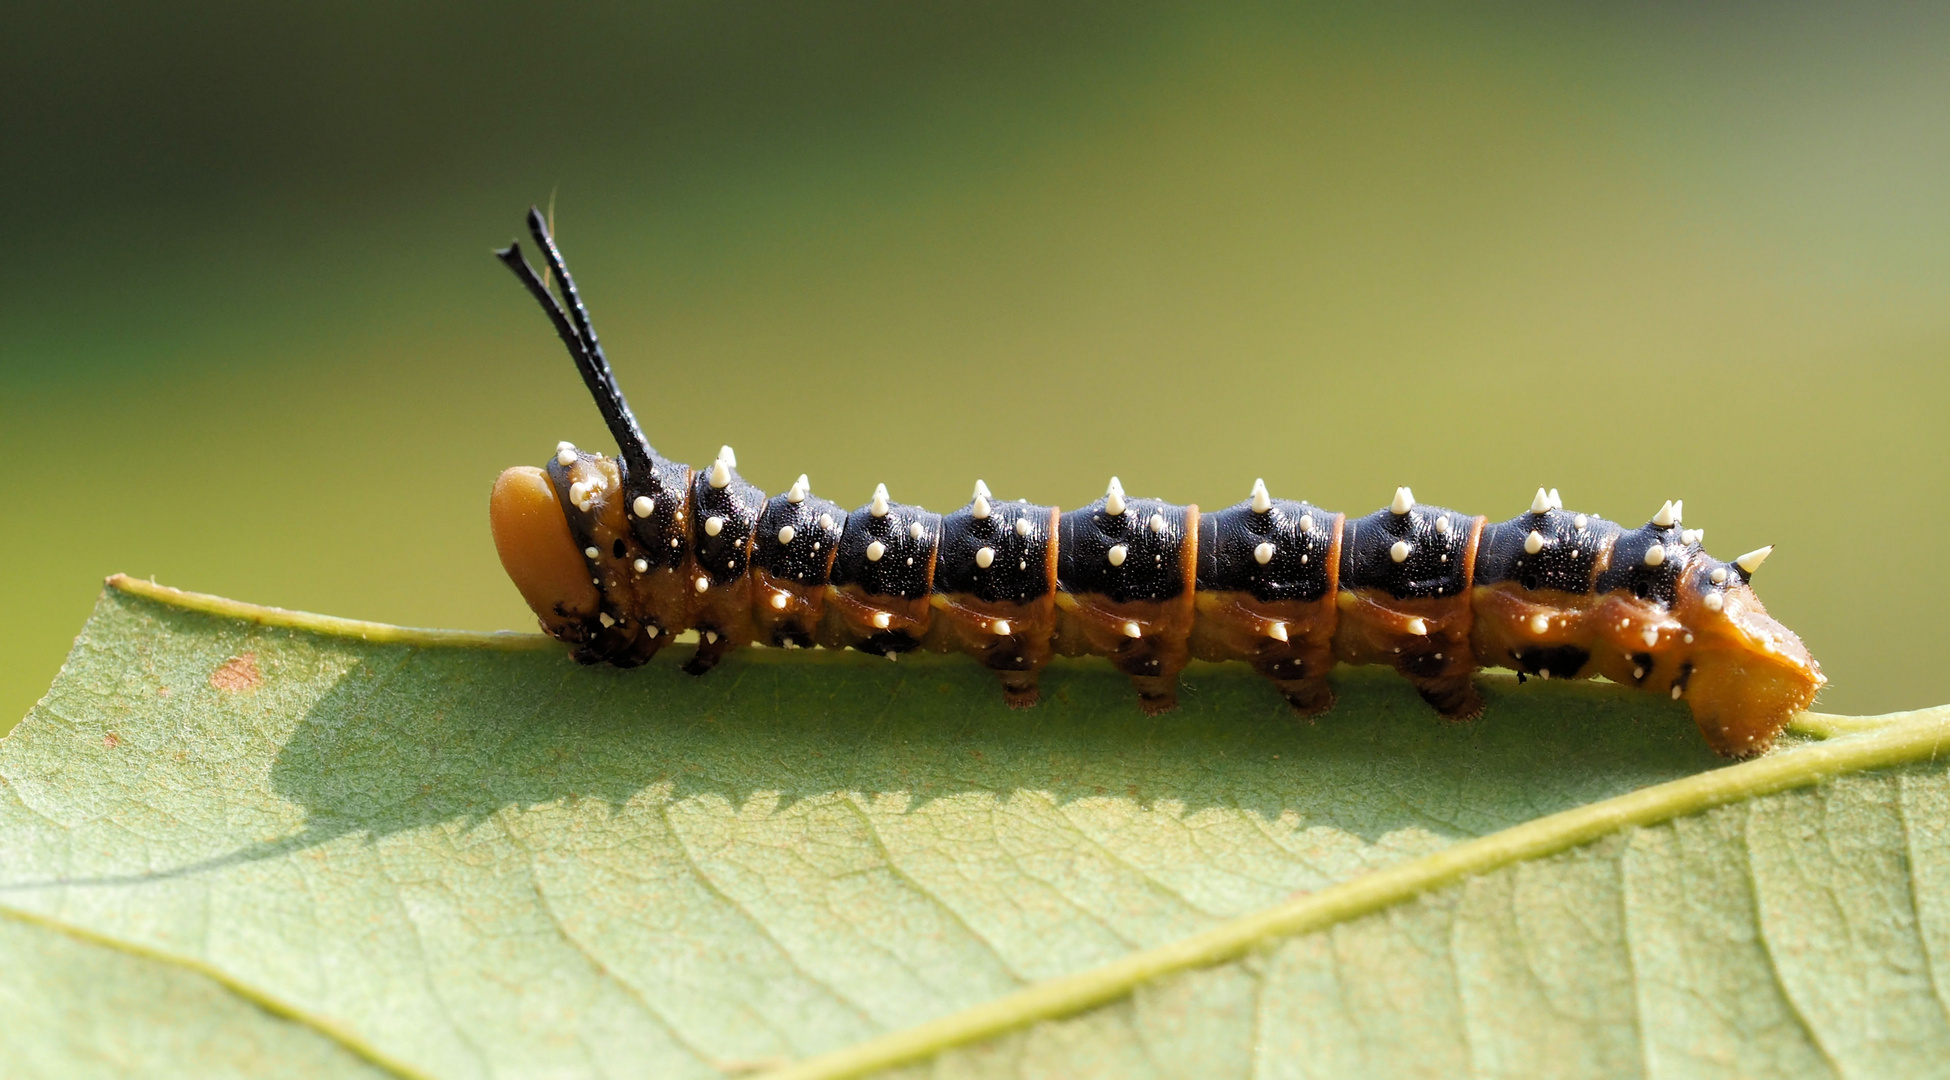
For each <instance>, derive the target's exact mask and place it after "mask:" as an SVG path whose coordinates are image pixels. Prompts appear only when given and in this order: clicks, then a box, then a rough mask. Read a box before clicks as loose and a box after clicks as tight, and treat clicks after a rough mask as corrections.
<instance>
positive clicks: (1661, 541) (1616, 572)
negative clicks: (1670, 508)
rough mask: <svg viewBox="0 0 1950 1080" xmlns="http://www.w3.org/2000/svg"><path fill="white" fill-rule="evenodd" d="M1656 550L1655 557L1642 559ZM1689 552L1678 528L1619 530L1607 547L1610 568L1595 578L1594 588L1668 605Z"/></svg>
mask: <svg viewBox="0 0 1950 1080" xmlns="http://www.w3.org/2000/svg"><path fill="white" fill-rule="evenodd" d="M1655 547H1656V548H1658V549H1659V552H1658V557H1657V559H1656V560H1655V561H1654V562H1647V561H1646V556H1647V555H1648V554H1650V553H1651V552H1652V549H1653V548H1655ZM1689 554H1690V549H1689V548H1688V546H1687V545H1686V544H1685V543H1684V542H1683V539H1682V536H1681V533H1680V529H1679V526H1678V525H1677V524H1675V525H1673V526H1672V527H1671V528H1663V529H1662V528H1660V527H1659V526H1657V525H1654V524H1651V523H1650V522H1648V523H1646V524H1644V525H1641V526H1639V527H1638V528H1636V529H1626V530H1622V531H1620V532H1619V534H1618V540H1617V541H1616V542H1615V543H1613V544H1612V546H1611V565H1609V566H1607V567H1605V569H1604V571H1603V572H1602V573H1600V574H1599V575H1598V581H1597V583H1596V585H1595V586H1594V588H1595V589H1596V590H1597V591H1598V592H1600V593H1608V592H1620V591H1624V592H1629V593H1631V594H1632V595H1633V596H1636V597H1638V598H1639V599H1641V600H1651V601H1654V602H1655V603H1660V604H1671V603H1672V602H1673V601H1674V600H1675V599H1677V598H1678V596H1679V575H1680V574H1681V573H1683V572H1685V569H1686V560H1687V557H1688V555H1689Z"/></svg>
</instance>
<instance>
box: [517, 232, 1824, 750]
mask: <svg viewBox="0 0 1950 1080" xmlns="http://www.w3.org/2000/svg"><path fill="white" fill-rule="evenodd" d="M528 227H529V232H530V234H531V235H532V236H533V237H534V240H535V243H536V245H537V246H538V247H539V248H540V250H541V253H542V255H543V257H544V259H545V260H546V262H547V264H548V267H549V269H550V271H551V276H552V277H553V279H554V280H555V281H556V282H558V283H559V288H560V290H561V293H562V300H561V302H558V301H557V298H556V296H555V295H554V294H553V293H551V292H550V290H549V288H548V286H547V285H545V284H544V283H543V280H542V279H541V278H540V277H538V276H537V275H536V273H535V271H534V270H533V268H531V267H530V266H529V264H528V262H527V260H526V259H525V258H524V257H523V256H522V254H521V250H520V247H519V245H510V246H509V247H508V248H507V249H506V250H504V251H501V252H499V253H498V254H499V256H500V257H501V259H502V261H503V262H505V263H506V264H507V265H508V266H509V267H510V268H511V269H512V270H513V271H514V272H515V274H516V276H517V277H518V278H519V279H520V280H521V281H522V283H523V284H524V285H525V286H526V287H527V288H528V290H529V292H530V293H531V294H532V295H533V296H534V297H535V298H536V299H537V300H538V301H539V302H540V303H541V305H542V307H543V310H544V311H545V312H546V313H547V314H548V316H549V319H550V321H551V323H553V324H554V326H555V329H556V332H557V334H558V336H559V337H561V339H562V341H563V343H564V345H566V346H567V348H568V350H569V353H570V356H571V357H572V358H573V359H574V360H575V363H576V367H577V370H578V371H580V372H581V373H582V376H583V380H584V382H585V383H586V384H587V385H588V387H589V389H590V392H591V394H592V395H593V396H594V398H595V400H596V404H597V408H598V409H599V410H600V411H601V412H602V415H603V419H604V420H605V421H606V422H607V424H608V425H609V428H610V432H611V434H612V435H613V436H614V437H615V439H616V442H617V446H618V449H619V453H618V455H617V457H616V458H614V459H611V458H608V457H605V456H602V455H599V454H592V453H589V452H587V451H584V450H581V449H578V448H576V447H574V446H572V445H570V444H568V443H562V444H559V445H558V446H557V448H556V453H555V455H554V456H553V457H552V458H550V460H549V462H548V464H547V466H546V469H545V471H538V470H535V469H532V468H528V467H517V468H515V469H510V470H508V472H507V473H504V474H503V476H502V479H501V480H500V481H499V482H498V483H497V484H496V486H495V491H494V496H493V498H492V500H491V502H490V519H491V522H492V524H493V527H494V536H495V542H496V547H497V549H498V550H499V551H500V553H501V559H502V565H503V566H504V567H506V569H507V571H508V574H509V576H510V577H511V578H512V579H513V580H514V582H515V585H516V586H517V588H519V589H520V591H521V594H522V596H523V598H524V599H526V600H527V601H528V604H529V606H530V607H531V608H533V609H534V611H535V613H536V615H537V616H538V617H539V618H540V620H541V623H542V627H543V629H544V630H546V631H547V632H548V633H550V634H552V635H554V636H555V637H557V638H559V639H561V640H563V641H565V642H568V643H570V644H571V645H572V646H573V647H574V655H575V657H576V659H577V660H580V661H582V662H584V663H603V662H607V663H612V664H616V665H619V666H624V667H631V666H635V665H638V664H642V663H644V662H645V661H647V660H649V659H650V658H651V657H652V656H654V655H655V654H656V653H657V651H658V650H659V649H661V648H662V646H663V645H664V644H665V643H666V642H668V641H669V640H670V639H671V638H672V636H674V635H675V634H677V633H679V632H681V631H684V630H696V631H698V635H699V646H698V650H697V652H696V653H695V654H693V656H692V657H691V659H690V660H689V662H688V663H687V664H686V665H685V670H686V671H689V672H691V673H692V674H700V675H701V674H703V673H705V672H706V671H709V670H710V669H711V668H712V666H714V665H715V664H716V663H717V662H718V660H719V659H720V658H721V657H722V656H723V654H724V653H725V652H726V651H727V650H729V649H732V648H735V647H739V646H743V645H747V644H753V643H758V644H765V645H772V646H779V647H786V648H792V647H803V646H811V645H819V646H822V647H826V648H849V647H850V648H854V649H858V650H860V651H863V652H868V653H873V654H876V655H882V656H888V657H890V658H891V657H897V656H899V655H900V654H901V653H903V652H907V651H910V650H913V649H930V650H934V651H938V652H960V653H965V654H967V655H969V656H971V657H973V658H974V659H975V660H976V661H978V662H979V663H981V664H983V665H984V666H986V667H988V668H990V669H991V670H993V671H995V672H996V673H997V675H998V676H999V677H1000V679H1001V681H1002V686H1003V692H1004V696H1005V700H1007V701H1008V703H1009V704H1010V705H1013V706H1016V707H1027V706H1030V705H1033V704H1035V702H1036V697H1037V673H1038V672H1039V671H1040V670H1041V669H1042V668H1043V667H1044V666H1045V665H1046V664H1047V663H1048V662H1049V660H1050V658H1051V657H1052V656H1053V655H1056V654H1062V655H1068V656H1077V655H1091V656H1103V657H1106V658H1108V659H1109V660H1110V661H1111V662H1112V663H1113V664H1115V665H1116V666H1117V667H1118V668H1119V670H1121V671H1123V672H1125V673H1126V674H1128V675H1130V676H1131V678H1132V682H1133V684H1134V686H1135V687H1136V688H1137V690H1138V694H1139V701H1140V704H1141V705H1142V707H1143V708H1144V709H1145V710H1146V711H1148V712H1159V711H1163V710H1166V709H1170V708H1172V707H1173V706H1174V705H1175V704H1176V703H1177V679H1178V673H1179V672H1180V671H1181V670H1182V669H1183V668H1184V666H1185V664H1186V662H1187V661H1188V660H1190V659H1192V658H1198V659H1203V660H1214V661H1227V660H1238V661H1243V662H1245V663H1247V664H1250V665H1251V666H1252V667H1253V668H1254V670H1256V671H1258V672H1260V673H1261V674H1262V675H1264V676H1266V677H1267V678H1268V679H1270V680H1272V682H1273V683H1274V685H1275V686H1277V687H1278V688H1279V690H1280V692H1281V693H1282V694H1283V695H1284V696H1285V697H1286V699H1287V701H1288V702H1289V703H1290V704H1291V705H1292V706H1293V708H1294V709H1295V710H1296V711H1298V712H1299V713H1301V714H1302V715H1308V716H1311V715H1314V714H1316V713H1319V712H1323V711H1325V710H1326V709H1328V708H1330V707H1331V706H1332V704H1333V700H1334V697H1333V691H1332V688H1331V687H1330V685H1329V683H1328V681H1327V675H1328V672H1329V670H1330V669H1331V668H1332V667H1333V666H1334V665H1335V664H1337V663H1352V664H1385V665H1387V666H1390V667H1393V668H1394V669H1395V670H1396V671H1398V672H1400V673H1401V674H1402V675H1403V676H1404V677H1405V678H1407V679H1408V680H1409V681H1410V682H1411V683H1412V684H1413V685H1414V687H1415V688H1416V690H1417V691H1418V692H1419V693H1420V694H1421V695H1422V697H1423V699H1424V700H1426V701H1428V702H1429V704H1430V705H1431V706H1433V707H1434V708H1435V710H1436V711H1437V712H1438V713H1440V714H1441V715H1443V716H1444V717H1447V718H1450V719H1454V720H1467V719H1471V718H1473V717H1475V716H1477V715H1479V714H1480V713H1481V712H1482V710H1483V700H1482V697H1481V695H1480V694H1479V693H1478V691H1477V689H1476V687H1475V685H1474V684H1473V683H1472V681H1471V675H1472V674H1473V673H1474V672H1475V671H1476V670H1478V669H1479V668H1482V667H1507V668H1511V669H1514V670H1515V671H1516V672H1517V673H1518V675H1519V678H1523V677H1528V676H1536V677H1540V678H1546V679H1552V678H1558V679H1576V678H1588V677H1591V676H1594V675H1603V676H1605V677H1606V678H1609V679H1611V680H1612V681H1614V682H1619V683H1624V684H1626V685H1631V686H1636V687H1639V688H1641V689H1644V690H1647V691H1651V692H1654V693H1660V694H1666V695H1668V696H1670V697H1672V698H1674V699H1684V700H1686V701H1687V702H1688V703H1689V704H1690V705H1691V707H1692V711H1693V716H1694V719H1695V720H1696V721H1697V722H1698V724H1699V728H1700V731H1701V733H1702V734H1703V735H1704V736H1705V738H1706V741H1707V743H1708V744H1709V745H1710V746H1711V747H1712V748H1713V749H1714V750H1715V751H1717V752H1719V753H1721V754H1724V755H1728V756H1736V757H1739V756H1747V755H1751V754H1756V753H1759V752H1761V751H1763V750H1765V749H1767V748H1768V747H1769V746H1770V745H1772V743H1773V741H1774V739H1775V737H1776V736H1777V735H1778V734H1779V733H1780V731H1781V729H1782V728H1783V727H1785V726H1786V724H1787V722H1788V720H1789V719H1790V718H1791V717H1792V716H1793V715H1794V714H1795V713H1797V712H1800V711H1801V710H1803V709H1806V708H1807V707H1808V705H1809V704H1810V703H1811V702H1812V701H1813V700H1814V697H1815V694H1816V692H1817V691H1818V690H1819V689H1820V688H1821V686H1822V684H1823V683H1824V682H1825V681H1826V680H1825V679H1824V678H1823V676H1822V674H1821V669H1820V666H1819V665H1818V664H1816V663H1815V661H1814V660H1813V658H1812V657H1810V656H1809V655H1808V651H1807V649H1806V648H1805V647H1804V646H1803V645H1802V644H1801V640H1800V639H1799V638H1797V637H1796V636H1795V635H1794V634H1793V633H1792V632H1791V631H1789V630H1788V629H1787V628H1785V627H1783V626H1781V625H1780V624H1779V623H1777V622H1775V621H1774V620H1773V619H1772V618H1770V617H1768V615H1767V612H1766V609H1765V608H1763V607H1762V606H1761V603H1760V600H1759V599H1758V598H1757V597H1756V596H1755V595H1754V593H1753V590H1752V588H1751V587H1750V584H1749V583H1750V581H1751V579H1752V576H1753V572H1754V571H1755V570H1756V569H1757V568H1758V567H1759V566H1760V564H1761V561H1762V560H1764V559H1765V558H1766V557H1767V555H1768V553H1769V552H1770V551H1771V550H1772V549H1771V548H1762V549H1760V550H1759V551H1753V552H1749V553H1747V554H1746V555H1743V556H1741V557H1740V558H1738V559H1735V560H1734V561H1732V562H1730V563H1729V562H1721V561H1719V560H1717V559H1714V558H1713V557H1711V556H1710V555H1708V554H1707V553H1706V551H1705V549H1704V548H1703V547H1702V546H1701V541H1702V537H1703V534H1702V533H1701V532H1697V531H1694V530H1690V529H1686V528H1683V527H1682V524H1681V516H1682V514H1683V510H1684V507H1683V505H1682V504H1680V503H1675V502H1668V503H1666V504H1665V505H1664V506H1662V507H1661V508H1660V510H1659V512H1658V513H1657V514H1655V515H1653V517H1652V518H1651V519H1650V520H1649V521H1647V522H1646V523H1645V524H1644V525H1642V526H1640V527H1638V528H1636V529H1630V528H1626V527H1625V526H1622V525H1619V524H1616V523H1614V522H1610V521H1605V520H1603V519H1601V518H1598V517H1595V516H1592V515H1588V514H1576V513H1571V512H1568V511H1566V510H1565V509H1564V507H1563V504H1562V502H1561V501H1560V500H1559V499H1558V498H1557V492H1556V491H1555V490H1554V489H1553V490H1549V491H1546V490H1543V489H1539V490H1538V492H1537V496H1536V498H1535V499H1534V500H1533V501H1532V503H1531V506H1530V509H1529V511H1528V512H1527V513H1524V514H1520V515H1518V516H1517V517H1515V518H1512V519H1510V520H1509V521H1503V522H1495V523H1491V522H1489V521H1487V520H1486V519H1484V518H1481V517H1472V516H1468V515H1464V514H1460V513H1457V512H1455V511H1453V510H1445V509H1442V508H1440V507H1434V506H1425V505H1421V504H1418V503H1416V502H1415V499H1414V496H1413V494H1412V493H1410V491H1409V489H1407V488H1400V489H1398V490H1397V491H1396V493H1395V498H1394V500H1393V501H1392V502H1391V503H1390V504H1389V505H1388V506H1386V507H1383V508H1382V509H1380V510H1377V511H1375V512H1374V513H1372V514H1369V515H1367V516H1365V517H1361V518H1348V517H1346V516H1344V515H1342V514H1338V513H1333V512H1331V511H1327V510H1322V509H1320V508H1318V507H1315V506H1311V505H1309V504H1307V503H1304V502H1293V501H1289V500H1282V499H1275V498H1273V497H1272V496H1271V495H1270V494H1269V493H1268V492H1267V490H1266V487H1265V485H1264V484H1263V483H1256V484H1254V486H1253V490H1252V493H1251V495H1250V496H1249V497H1248V498H1247V499H1246V500H1245V501H1243V502H1240V503H1238V504H1237V505H1235V506H1230V507H1227V508H1225V509H1224V510H1220V511H1217V512H1215V513H1210V514H1201V513H1200V512H1199V509H1198V507H1196V506H1176V505H1173V504H1170V503H1166V502H1161V501H1158V500H1155V499H1142V498H1134V497H1127V496H1126V495H1125V493H1124V490H1123V487H1122V486H1121V485H1120V484H1119V483H1118V481H1117V480H1116V478H1112V479H1111V481H1110V485H1109V488H1108V490H1106V492H1105V493H1104V496H1103V497H1102V498H1100V499H1098V500H1097V501H1096V502H1093V503H1091V504H1090V505H1089V506H1086V507H1084V508H1082V509H1079V510H1071V511H1068V512H1064V511H1060V510H1058V509H1057V508H1055V507H1048V506H1034V505H1031V504H1028V503H1023V502H1001V501H998V500H996V499H995V498H994V497H993V496H992V495H991V494H990V492H989V490H988V488H987V486H986V485H984V484H982V483H981V482H980V481H977V482H976V484H975V492H974V495H973V497H972V498H971V499H970V501H969V503H968V505H966V506H964V507H962V508H961V509H960V510H957V511H955V512H953V513H950V514H947V515H941V514H935V513H931V512H929V511H927V510H924V509H922V508H920V507H918V506H909V505H905V504H901V503H897V502H895V501H893V500H892V498H891V497H890V496H889V494H888V492H887V489H886V487H885V486H884V485H883V486H881V487H880V488H878V489H877V490H876V491H875V492H874V497H873V498H872V499H871V500H870V501H869V502H868V503H867V504H866V505H865V506H862V507H861V508H859V509H858V510H852V511H847V510H843V509H841V508H840V507H839V506H838V505H836V504H834V503H831V502H828V501H826V500H824V499H821V498H818V497H817V496H815V495H813V493H812V490H811V485H810V483H809V482H808V481H807V479H806V478H805V477H804V476H801V477H800V478H799V479H798V481H797V482H796V483H794V484H793V485H792V488H791V490H789V491H787V492H785V493H783V494H780V495H774V496H770V497H768V496H766V494H765V493H764V492H762V491H760V490H759V489H758V488H756V487H754V486H752V485H751V484H749V483H747V482H746V481H745V480H744V478H743V477H741V476H739V475H738V471H737V466H738V462H737V459H736V456H735V455H734V454H733V453H732V451H731V448H730V447H725V448H724V449H723V450H721V451H720V452H719V454H718V457H717V459H716V460H715V461H713V462H712V463H711V464H710V465H709V466H707V467H705V468H703V469H699V470H695V471H693V470H692V469H690V468H689V467H688V466H685V465H682V464H678V463H675V462H671V461H668V460H666V459H664V458H663V457H661V456H659V455H658V454H657V452H656V451H655V450H654V449H652V448H651V446H650V444H649V442H648V441H647V440H645V438H644V436H643V433H642V431H641V429H640V428H639V427H638V425H637V421H636V418H635V416H634V415H633V414H632V413H631V412H630V409H629V405H628V403H627V402H626V401H625V399H624V397H623V394H622V391H621V390H620V389H619V388H618V387H617V385H616V381H615V377H614V375H613V374H612V373H611V371H610V368H609V363H608V361H607V360H606V359H605V358H604V356H603V351H602V346H601V345H600V344H599V343H598V341H597V339H596V335H595V332H594V330H593V329H592V328H591V327H590V323H589V318H588V314H587V312H586V311H585V310H584V308H583V305H582V301H581V298H580V296H579V295H578V293H577V291H576V287H575V282H574V279H573V278H571V277H570V276H569V273H568V269H567V267H566V266H564V264H563V261H562V256H561V253H560V252H559V251H558V250H557V248H556V246H555V242H554V239H553V238H552V237H551V236H550V235H549V233H548V229H547V226H546V223H545V222H544V221H543V219H542V217H541V215H540V214H538V213H536V212H535V211H534V210H532V209H531V210H530V211H529V217H528ZM549 493H552V494H553V497H554V503H555V505H554V508H553V509H554V511H556V512H557V513H559V515H560V520H559V522H557V521H555V520H552V519H548V518H547V513H546V509H545V503H546V501H547V498H548V494H549ZM538 507H544V509H542V510H538ZM578 570H580V571H582V572H580V573H579V572H577V571H578ZM585 578H586V580H587V582H588V584H587V585H585V584H583V582H584V580H585Z"/></svg>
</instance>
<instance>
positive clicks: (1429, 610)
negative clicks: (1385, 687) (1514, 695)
mask: <svg viewBox="0 0 1950 1080" xmlns="http://www.w3.org/2000/svg"><path fill="white" fill-rule="evenodd" d="M1336 603H1337V605H1338V606H1339V607H1340V613H1341V617H1340V622H1339V624H1338V626H1337V627H1336V630H1335V634H1334V655H1335V657H1336V658H1338V659H1340V660H1343V661H1346V662H1347V663H1350V664H1386V665H1387V666H1389V667H1392V668H1394V669H1395V670H1396V671H1397V672H1399V673H1400V674H1401V676H1402V677H1403V678H1405V679H1407V680H1408V681H1409V683H1410V684H1412V685H1413V686H1414V687H1415V692H1416V693H1418V694H1420V695H1422V700H1423V701H1426V702H1428V703H1429V705H1430V706H1431V707H1432V708H1434V709H1435V711H1436V712H1437V713H1439V714H1440V715H1441V716H1442V718H1443V719H1445V720H1474V719H1476V718H1477V717H1479V716H1481V715H1483V695H1482V694H1481V693H1480V692H1478V691H1477V689H1476V684H1475V683H1474V682H1473V681H1471V679H1470V676H1471V675H1472V674H1473V673H1474V672H1475V670H1476V655H1475V653H1474V652H1473V651H1472V650H1471V648H1470V641H1469V634H1470V628H1471V623H1472V621H1473V620H1472V618H1471V610H1470V603H1469V596H1468V594H1467V593H1465V594H1463V595H1460V596H1451V597H1443V598H1434V599H1413V600H1398V599H1395V598H1393V597H1391V596H1388V595H1387V594H1386V593H1384V592H1381V591H1379V590H1368V589H1361V590H1343V591H1342V592H1341V593H1340V595H1339V596H1338V597H1337V598H1336Z"/></svg>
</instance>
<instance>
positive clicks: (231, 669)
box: [210, 653, 264, 694]
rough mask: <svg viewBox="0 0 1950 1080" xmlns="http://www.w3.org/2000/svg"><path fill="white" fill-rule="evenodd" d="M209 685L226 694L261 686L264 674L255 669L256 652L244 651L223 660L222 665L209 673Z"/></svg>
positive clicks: (239, 692)
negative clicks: (242, 653)
mask: <svg viewBox="0 0 1950 1080" xmlns="http://www.w3.org/2000/svg"><path fill="white" fill-rule="evenodd" d="M210 685H211V686H214V687H216V688H217V689H219V690H221V691H223V692H224V693H226V694H241V693H243V692H244V691H246V690H255V689H257V688H258V687H260V686H263V685H264V676H263V675H261V674H259V673H258V670H257V654H256V653H245V654H244V655H242V656H233V657H231V658H230V659H228V660H226V661H224V662H223V666H221V667H219V668H217V670H215V671H212V672H211V673H210Z"/></svg>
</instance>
